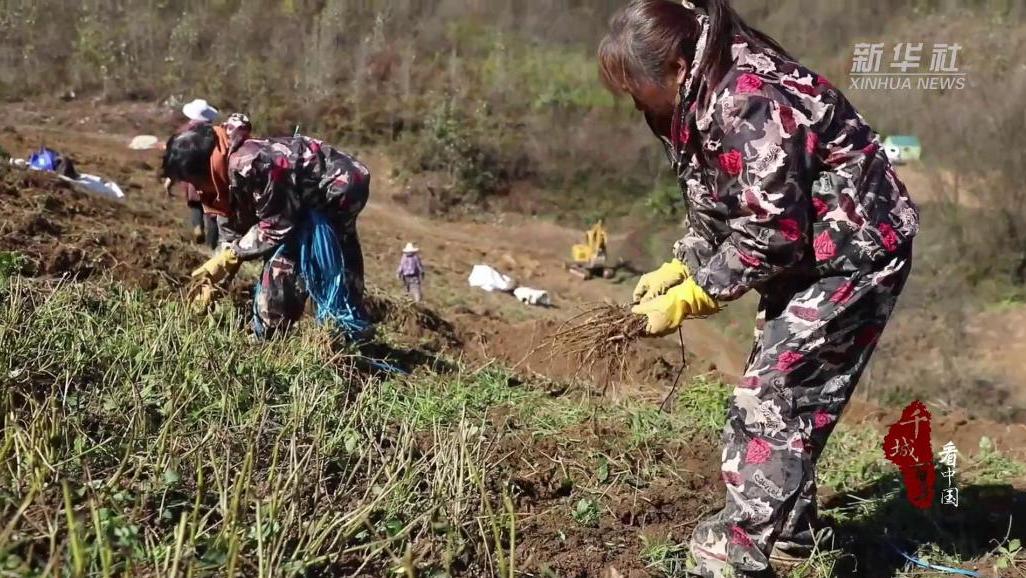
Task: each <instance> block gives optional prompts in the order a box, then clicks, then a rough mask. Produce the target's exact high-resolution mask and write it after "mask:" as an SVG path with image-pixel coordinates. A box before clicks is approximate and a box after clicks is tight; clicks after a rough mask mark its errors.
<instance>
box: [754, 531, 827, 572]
mask: <svg viewBox="0 0 1026 578" xmlns="http://www.w3.org/2000/svg"><path fill="white" fill-rule="evenodd" d="M833 544H834V530H833V528H831V527H830V526H824V527H822V528H820V529H819V530H816V533H815V535H814V537H813V542H812V543H811V544H807V543H799V542H788V541H787V540H778V541H777V542H776V543H775V544H773V551H772V552H770V556H769V559H770V562H772V563H773V564H774V565H777V566H782V567H787V568H790V567H794V566H798V565H801V564H802V563H804V562H806V561H807V560H808V559H809V557H810V556H812V554H813V553H815V552H816V551H821V552H822V551H827V550H832V549H833Z"/></svg>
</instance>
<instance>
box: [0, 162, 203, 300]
mask: <svg viewBox="0 0 1026 578" xmlns="http://www.w3.org/2000/svg"><path fill="white" fill-rule="evenodd" d="M0 213H2V214H3V215H4V226H3V227H2V229H0V250H2V251H17V252H18V253H21V254H22V255H24V256H25V257H26V258H27V259H28V262H27V263H26V264H25V265H24V267H23V268H24V271H23V272H24V273H28V274H32V275H46V276H53V277H70V278H72V279H76V280H82V279H87V278H89V277H92V276H93V275H96V274H98V273H103V272H110V273H111V274H112V275H114V276H115V277H116V278H118V279H123V280H125V281H128V282H130V283H133V284H135V285H138V286H139V287H141V288H143V289H147V290H154V289H158V288H165V289H166V288H176V287H178V286H180V285H181V284H182V282H183V281H184V280H185V279H186V277H187V276H188V272H189V271H191V270H192V268H194V267H195V266H197V265H199V264H200V263H202V261H203V258H204V257H203V254H202V252H200V251H198V250H197V249H195V248H193V246H191V245H189V244H188V243H187V242H186V241H185V240H184V239H183V238H182V237H181V232H180V231H179V230H178V229H177V227H178V225H177V223H175V222H174V221H172V220H170V219H167V218H162V217H161V215H160V213H154V212H146V211H139V210H136V209H134V208H132V207H131V206H129V205H127V204H125V203H121V202H117V201H112V200H109V199H104V198H99V197H96V196H92V195H88V194H86V193H82V192H79V191H77V190H75V189H74V188H73V187H72V186H71V185H70V184H69V183H67V182H64V181H61V180H60V179H58V178H57V177H56V176H53V175H51V174H46V173H38V172H33V171H26V170H21V169H8V168H2V169H0Z"/></svg>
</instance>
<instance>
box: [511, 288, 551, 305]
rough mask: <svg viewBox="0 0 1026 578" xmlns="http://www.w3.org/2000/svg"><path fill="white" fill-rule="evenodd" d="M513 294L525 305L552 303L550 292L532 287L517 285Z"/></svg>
mask: <svg viewBox="0 0 1026 578" xmlns="http://www.w3.org/2000/svg"><path fill="white" fill-rule="evenodd" d="M513 295H514V296H515V297H516V298H517V299H519V300H520V302H521V303H524V304H525V305H552V303H551V302H550V301H549V292H548V291H542V290H541V289H532V288H530V287H517V288H516V289H514V290H513Z"/></svg>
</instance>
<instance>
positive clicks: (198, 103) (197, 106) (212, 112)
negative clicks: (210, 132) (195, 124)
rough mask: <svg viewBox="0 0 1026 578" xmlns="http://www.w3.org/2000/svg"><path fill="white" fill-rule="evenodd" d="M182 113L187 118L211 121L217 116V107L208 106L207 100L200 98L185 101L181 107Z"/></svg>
mask: <svg viewBox="0 0 1026 578" xmlns="http://www.w3.org/2000/svg"><path fill="white" fill-rule="evenodd" d="M182 114H184V115H185V116H186V117H187V118H188V119H189V120H200V121H208V122H209V121H212V120H214V119H215V118H217V109H216V108H214V107H212V106H210V104H208V103H207V101H205V100H203V99H202V98H197V99H196V100H194V101H192V102H189V103H186V105H185V106H183V107H182Z"/></svg>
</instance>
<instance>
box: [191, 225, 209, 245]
mask: <svg viewBox="0 0 1026 578" xmlns="http://www.w3.org/2000/svg"><path fill="white" fill-rule="evenodd" d="M192 240H193V242H194V243H203V241H205V240H206V235H204V234H203V227H201V226H199V225H196V226H195V227H193V228H192Z"/></svg>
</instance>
